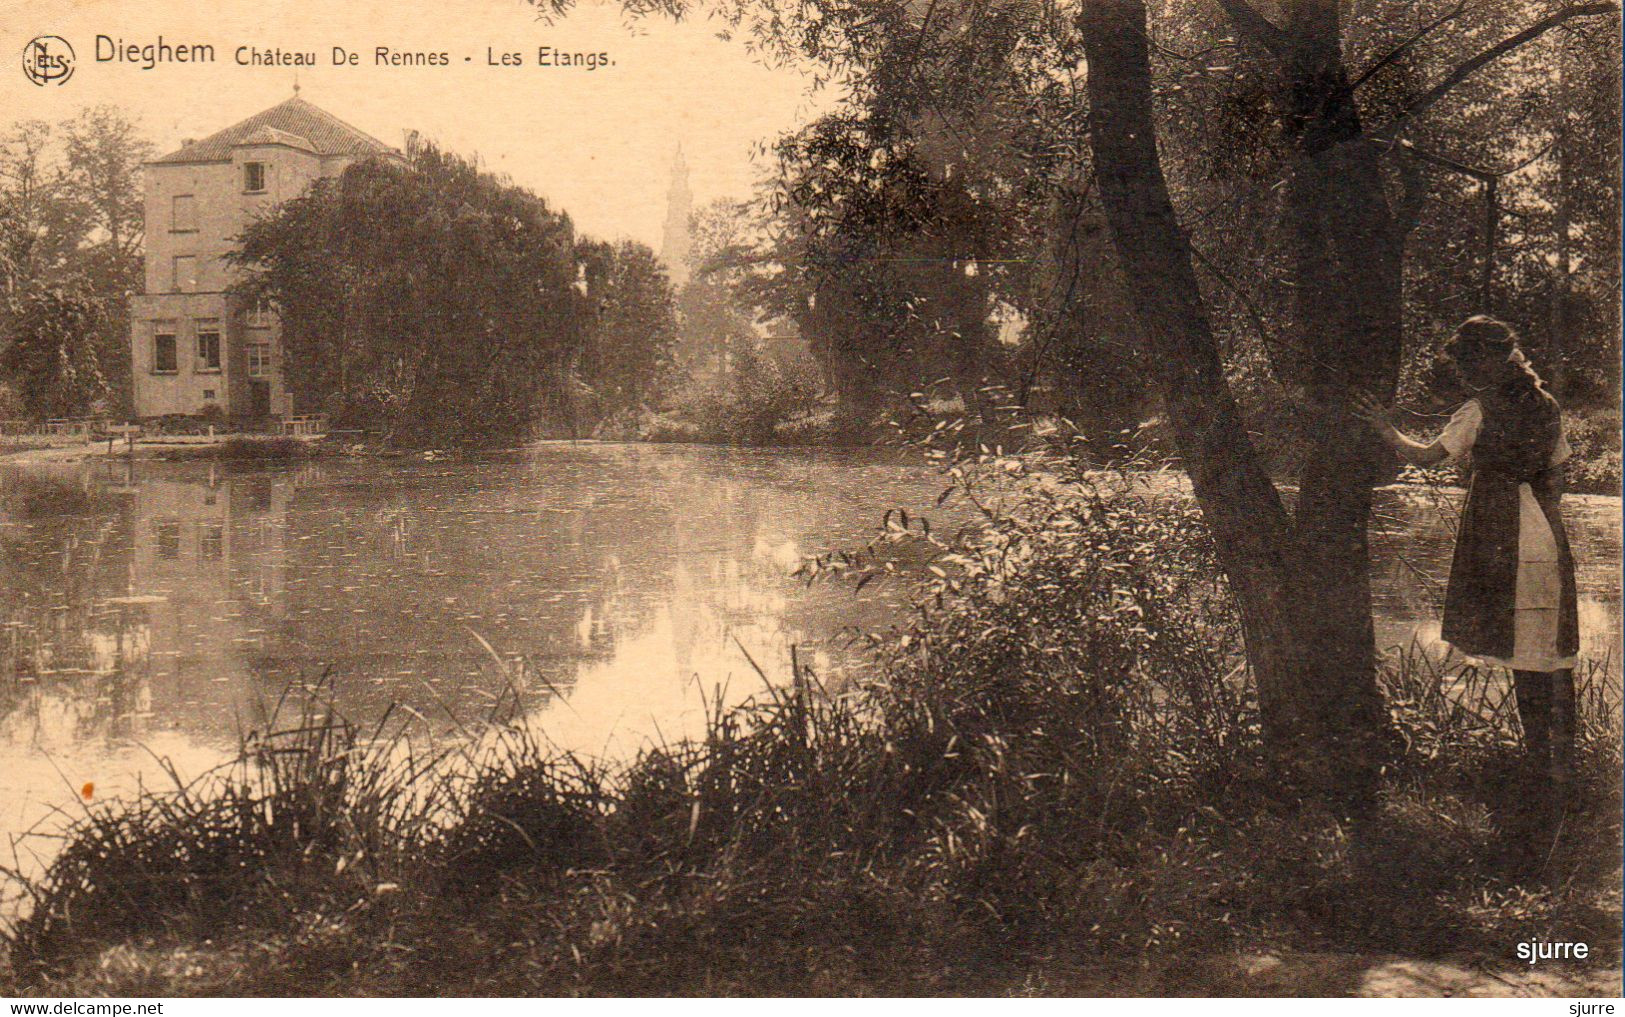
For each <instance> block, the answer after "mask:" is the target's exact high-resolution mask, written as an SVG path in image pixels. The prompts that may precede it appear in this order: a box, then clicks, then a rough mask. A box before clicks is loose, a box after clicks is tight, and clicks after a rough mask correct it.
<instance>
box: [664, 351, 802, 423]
mask: <svg viewBox="0 0 1625 1017" xmlns="http://www.w3.org/2000/svg"><path fill="white" fill-rule="evenodd" d="M726 356H727V369H726V372H725V373H722V374H719V375H715V376H713V377H710V378H707V379H705V380H704V381H701V382H697V383H695V384H692V385H690V386H688V387H687V388H685V389H684V390H682V392H681V393H680V394H679V396H678V399H677V407H676V411H675V412H676V415H677V416H678V417H679V418H680V419H682V420H685V421H687V422H689V423H691V424H692V425H693V427H694V433H693V436H692V438H693V440H698V441H711V442H723V443H728V444H740V445H773V444H777V443H779V439H778V429H779V428H780V427H781V426H783V425H785V424H787V423H789V422H790V421H791V420H793V419H795V418H797V417H801V416H805V415H806V414H808V413H810V412H812V411H813V410H814V409H815V408H816V407H817V406H818V404H819V395H818V388H817V379H816V378H814V377H811V376H810V373H809V372H808V371H806V370H805V369H804V368H803V367H802V366H801V365H798V364H796V363H794V362H785V361H781V360H779V359H777V358H774V357H772V356H770V355H769V354H767V353H766V352H764V351H762V350H759V349H756V348H755V345H754V343H753V341H752V340H750V339H743V340H740V341H737V342H735V343H733V344H731V346H730V347H729V348H728V349H727V351H726Z"/></svg>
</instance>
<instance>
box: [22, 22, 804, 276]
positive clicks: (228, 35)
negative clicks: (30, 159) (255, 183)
mask: <svg viewBox="0 0 1625 1017" xmlns="http://www.w3.org/2000/svg"><path fill="white" fill-rule="evenodd" d="M0 12H3V14H0V111H4V112H0V129H3V128H4V127H5V126H7V125H9V124H10V123H11V122H12V121H13V120H17V119H21V118H25V117H27V118H35V117H37V118H42V119H46V120H57V119H61V118H65V117H69V116H72V115H73V114H74V113H75V112H77V110H78V109H79V108H80V107H82V106H86V105H93V104H96V103H114V104H117V105H119V106H122V107H124V108H125V109H126V110H127V111H129V112H130V113H131V114H132V115H133V116H134V117H135V118H136V120H137V122H138V123H139V124H140V126H141V128H142V130H143V132H144V133H145V134H146V136H147V137H149V138H150V139H151V140H152V141H153V142H154V143H156V144H157V146H158V148H159V150H160V152H168V151H171V150H173V149H175V148H177V147H179V146H180V143H181V141H182V140H183V139H185V138H201V137H203V136H205V135H207V134H210V133H213V132H214V131H217V130H219V129H221V128H223V127H227V126H230V125H231V124H233V123H236V122H237V121H239V120H241V119H243V118H244V117H247V116H249V115H251V114H253V113H256V112H258V111H260V110H262V109H264V108H266V107H268V106H272V105H274V104H276V103H278V102H281V101H282V100H283V99H286V98H288V97H289V96H290V95H292V94H293V91H292V89H293V84H294V79H295V74H296V73H297V76H298V83H299V85H300V88H301V93H300V94H301V95H302V96H303V97H304V98H305V99H308V100H309V101H311V102H313V103H315V104H316V105H318V106H321V107H322V108H323V109H326V110H328V111H329V112H331V113H333V114H334V115H336V116H338V117H340V118H341V119H343V120H346V121H348V122H349V123H351V124H353V125H354V126H356V127H358V128H360V129H361V130H364V131H366V132H367V133H369V134H371V135H373V136H374V137H376V138H378V139H379V140H381V141H384V142H386V143H388V144H390V145H394V146H396V147H399V146H400V145H401V143H402V137H403V132H404V131H405V130H406V129H408V128H415V129H417V130H419V131H420V132H422V134H423V135H424V136H425V137H426V138H430V139H433V140H435V141H437V142H439V143H440V144H441V145H442V146H443V147H446V148H449V149H451V150H453V151H456V152H459V153H462V154H465V155H467V154H478V155H479V156H480V157H481V159H482V160H483V162H484V164H485V166H486V167H487V168H488V169H491V170H493V171H496V172H500V173H506V174H508V175H509V176H511V177H512V178H513V179H514V181H515V182H517V183H519V184H522V185H524V186H526V187H529V188H531V189H532V190H534V191H536V192H537V193H539V194H541V195H543V196H544V197H546V198H547V199H548V200H549V202H550V203H551V204H553V205H555V206H557V207H562V208H563V209H564V210H566V211H567V212H569V213H570V215H571V217H572V218H573V219H574V221H575V223H576V227H577V229H578V231H580V232H583V233H587V234H590V235H593V236H596V237H600V238H605V239H615V238H619V237H631V238H633V239H637V240H641V241H643V242H645V243H647V244H649V245H650V246H652V247H655V248H656V249H657V250H658V248H659V241H660V235H661V224H662V222H663V221H664V218H665V212H666V188H667V184H668V181H669V178H670V167H671V162H672V155H673V152H674V151H675V149H676V147H677V145H678V143H679V142H681V143H682V146H683V150H684V153H685V156H686V158H687V160H688V163H689V167H690V172H691V176H690V182H691V186H692V188H693V190H694V195H695V202H696V204H702V203H704V202H706V201H709V200H711V199H714V198H720V197H735V198H738V197H744V196H746V195H747V194H748V193H749V192H750V190H751V185H752V183H753V182H754V181H755V180H756V179H757V178H758V177H759V176H760V174H761V173H762V172H763V171H764V170H765V169H767V168H768V164H767V163H766V162H765V161H764V159H763V158H762V157H761V156H757V155H755V153H754V150H755V149H756V147H757V146H758V145H759V143H761V142H767V141H771V140H772V139H773V138H775V137H777V136H778V135H779V134H780V133H782V132H783V131H785V130H787V129H790V128H793V127H795V126H796V125H798V124H801V123H805V122H806V121H807V120H809V119H811V118H812V117H813V116H814V115H816V113H817V111H818V110H819V109H820V108H822V107H823V106H825V105H827V104H828V103H829V102H830V101H831V100H830V99H829V97H828V96H817V97H813V98H809V97H808V96H807V92H806V90H807V79H806V78H805V77H804V76H803V75H802V74H800V73H798V72H796V71H790V70H769V69H767V68H764V67H762V66H760V65H759V64H757V63H756V62H755V61H754V60H753V59H752V58H751V56H750V55H749V54H747V53H746V52H745V49H744V46H743V45H742V44H740V43H737V42H723V41H720V40H718V39H717V38H716V37H715V26H714V25H713V24H711V23H708V22H706V21H704V20H699V21H694V22H685V23H682V24H673V23H671V22H669V21H666V20H664V19H648V20H645V21H642V22H639V23H637V24H636V25H634V26H633V27H632V28H631V29H628V28H627V27H626V25H625V20H624V19H623V17H622V15H621V13H620V11H619V9H618V8H616V7H614V6H603V5H600V4H597V3H594V2H593V0H586V2H583V3H582V4H581V5H580V6H579V8H578V9H577V10H576V11H574V12H573V13H571V14H570V15H569V16H568V17H567V18H566V19H564V20H562V21H560V22H558V23H556V24H553V25H551V26H550V25H547V24H544V23H542V22H540V21H539V20H538V19H537V18H536V15H535V13H534V11H533V10H532V9H531V8H530V7H528V6H527V5H526V4H525V3H524V2H523V0H451V2H433V0H431V2H427V3H419V4H403V3H400V2H399V0H222V2H211V3H207V4H205V3H202V2H197V0H192V2H180V0H0ZM98 34H100V35H106V36H109V37H111V38H113V39H122V40H123V42H124V43H126V44H132V43H133V44H136V45H146V44H149V43H156V42H157V41H158V37H159V36H160V35H161V36H162V37H163V41H164V42H165V43H168V44H170V45H176V44H201V43H207V44H210V45H212V46H213V47H214V54H215V61H214V63H212V64H211V63H169V64H160V65H159V66H157V67H156V68H155V69H153V70H142V69H140V64H139V63H119V62H112V61H108V62H98V61H97V60H96V59H95V56H96V36H97V35H98ZM39 35H55V36H60V37H62V38H64V39H66V40H67V41H68V42H69V43H70V44H71V45H72V46H73V49H74V52H75V54H76V57H77V59H76V62H75V68H74V72H73V76H72V77H71V78H69V79H68V80H67V81H66V82H65V83H63V84H60V85H57V84H48V85H45V86H39V85H35V84H33V83H32V82H31V81H29V79H28V78H27V76H25V74H24V73H23V69H22V52H23V50H24V48H25V44H26V43H28V41H29V40H31V39H33V38H34V37H35V36H39ZM245 45H247V46H253V47H257V48H259V49H261V50H266V49H271V48H278V47H279V48H281V49H283V50H286V51H297V52H313V53H314V54H315V57H316V61H317V63H316V65H315V66H314V67H298V68H293V67H252V66H250V67H244V66H239V65H238V64H237V62H236V57H235V54H236V50H237V48H238V47H239V46H245ZM335 46H341V47H344V48H345V49H347V50H348V51H350V52H354V53H359V54H360V64H359V66H353V67H352V66H344V67H335V66H333V54H332V50H333V47H335ZM378 46H387V47H390V48H391V49H392V50H399V51H426V52H435V53H439V52H444V53H446V54H448V56H449V59H450V65H449V66H446V67H388V66H376V65H375V63H374V50H375V48H376V47H378ZM541 46H551V47H552V48H553V49H554V50H556V51H566V52H602V51H607V52H608V53H609V55H610V57H611V58H612V59H613V60H614V65H613V66H607V67H600V68H598V69H597V70H592V71H589V70H586V69H585V68H576V67H539V66H537V50H538V48H539V47H541ZM487 47H490V48H492V49H494V50H495V51H496V52H497V53H498V54H500V53H502V52H504V51H508V52H514V53H519V54H521V57H522V59H523V60H524V65H523V66H518V67H493V66H489V65H488V61H487V53H486V50H487ZM104 49H105V47H104Z"/></svg>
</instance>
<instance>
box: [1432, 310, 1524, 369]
mask: <svg viewBox="0 0 1625 1017" xmlns="http://www.w3.org/2000/svg"><path fill="white" fill-rule="evenodd" d="M1517 348H1518V333H1517V332H1516V331H1514V330H1513V328H1512V326H1511V325H1508V324H1507V323H1506V322H1504V321H1502V320H1501V319H1500V318H1492V317H1490V316H1489V315H1487V314H1475V315H1473V316H1472V317H1471V318H1468V319H1467V320H1466V321H1464V322H1462V323H1461V324H1460V325H1457V326H1456V331H1455V334H1453V335H1452V336H1451V337H1450V339H1449V341H1448V342H1446V343H1445V344H1444V352H1445V353H1446V354H1447V355H1448V356H1449V357H1450V359H1452V360H1463V359H1479V358H1485V357H1496V356H1499V357H1508V358H1510V357H1511V355H1512V353H1513V351H1514V350H1516V349H1517Z"/></svg>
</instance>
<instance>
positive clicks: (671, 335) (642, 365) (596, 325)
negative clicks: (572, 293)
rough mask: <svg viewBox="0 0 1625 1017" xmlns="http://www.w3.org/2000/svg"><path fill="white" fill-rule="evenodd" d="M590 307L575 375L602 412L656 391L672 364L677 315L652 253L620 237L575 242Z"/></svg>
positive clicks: (637, 401)
mask: <svg viewBox="0 0 1625 1017" xmlns="http://www.w3.org/2000/svg"><path fill="white" fill-rule="evenodd" d="M577 256H578V258H579V259H580V261H581V265H582V272H583V275H584V278H585V282H586V289H587V299H588V301H589V302H590V304H591V306H592V308H593V309H594V313H593V316H592V324H591V325H590V327H589V334H588V336H587V339H586V342H585V344H584V345H583V347H582V349H581V351H580V353H579V354H577V358H576V376H577V377H578V378H579V379H580V380H581V382H582V383H584V384H585V385H586V386H587V387H588V388H589V389H591V391H592V395H593V402H594V404H595V406H596V408H597V410H598V415H599V416H600V417H601V418H602V417H612V416H614V415H616V414H620V413H624V412H626V411H627V410H630V409H634V408H636V407H638V406H640V405H642V404H643V403H645V402H647V401H648V400H649V399H650V398H651V397H653V396H654V395H655V394H656V393H658V392H659V391H661V389H662V387H663V385H664V383H665V382H666V381H667V380H668V379H669V376H670V372H671V370H672V356H673V348H674V347H675V345H676V343H677V318H676V312H675V309H674V305H673V299H674V298H673V295H672V291H671V284H670V282H669V281H668V280H667V278H666V271H665V268H664V267H663V266H662V265H661V264H660V261H659V260H658V259H657V258H656V257H655V254H654V252H653V251H651V250H649V248H647V247H645V246H644V245H642V244H639V243H635V242H633V241H630V240H624V241H622V242H620V243H619V244H608V243H603V242H600V241H595V242H584V243H582V244H581V245H580V247H579V251H578V255H577Z"/></svg>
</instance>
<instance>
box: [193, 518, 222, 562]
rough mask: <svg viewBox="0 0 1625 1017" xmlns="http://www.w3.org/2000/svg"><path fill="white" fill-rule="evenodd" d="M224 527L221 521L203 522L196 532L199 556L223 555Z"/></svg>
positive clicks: (217, 557) (212, 557) (212, 556)
mask: <svg viewBox="0 0 1625 1017" xmlns="http://www.w3.org/2000/svg"><path fill="white" fill-rule="evenodd" d="M225 550H226V527H225V525H224V524H223V523H204V524H203V526H202V528H201V530H200V531H199V533H198V541H197V553H198V556H199V557H201V558H210V559H216V560H218V559H220V558H223V557H225Z"/></svg>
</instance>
